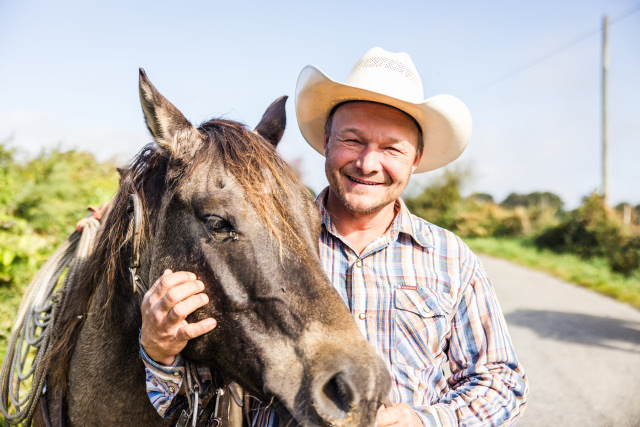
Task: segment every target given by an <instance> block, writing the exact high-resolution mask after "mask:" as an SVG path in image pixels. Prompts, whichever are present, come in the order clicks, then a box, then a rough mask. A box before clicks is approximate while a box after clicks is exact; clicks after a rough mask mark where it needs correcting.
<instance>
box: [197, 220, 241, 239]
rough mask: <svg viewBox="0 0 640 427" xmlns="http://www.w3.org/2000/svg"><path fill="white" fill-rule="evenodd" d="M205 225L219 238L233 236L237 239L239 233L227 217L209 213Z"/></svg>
mask: <svg viewBox="0 0 640 427" xmlns="http://www.w3.org/2000/svg"><path fill="white" fill-rule="evenodd" d="M205 225H206V226H207V229H208V230H209V232H210V233H211V234H213V235H214V236H215V237H219V238H223V239H224V238H232V239H233V240H237V236H238V233H237V232H236V230H235V228H234V227H233V226H232V225H231V223H230V222H229V221H227V220H226V219H224V218H222V217H219V216H217V215H209V216H207V217H206V221H205Z"/></svg>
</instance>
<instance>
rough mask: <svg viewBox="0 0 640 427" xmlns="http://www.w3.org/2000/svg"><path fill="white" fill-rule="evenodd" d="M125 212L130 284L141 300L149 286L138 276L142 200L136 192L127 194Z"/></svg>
mask: <svg viewBox="0 0 640 427" xmlns="http://www.w3.org/2000/svg"><path fill="white" fill-rule="evenodd" d="M127 213H128V214H129V216H130V219H129V231H128V232H127V234H128V235H130V236H131V237H130V245H131V257H130V258H129V273H130V278H131V286H132V287H133V293H134V294H136V293H137V294H138V298H139V299H140V302H142V298H143V297H144V294H145V293H146V292H147V290H148V289H149V287H148V286H147V284H146V283H144V280H142V278H141V277H140V276H138V268H139V267H140V239H141V237H142V202H141V201H140V197H139V196H138V195H137V194H136V193H132V194H130V195H129V202H128V203H127Z"/></svg>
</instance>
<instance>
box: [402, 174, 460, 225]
mask: <svg viewBox="0 0 640 427" xmlns="http://www.w3.org/2000/svg"><path fill="white" fill-rule="evenodd" d="M464 176H465V173H464V172H462V171H460V170H455V169H445V170H444V173H443V174H442V176H441V177H440V178H439V179H438V180H436V181H435V182H433V183H432V184H431V185H428V186H427V187H425V189H424V190H423V191H422V193H421V194H419V195H418V196H416V197H413V198H408V199H406V200H405V202H406V204H407V207H408V208H409V210H410V211H411V212H412V213H414V214H415V215H418V216H419V217H422V218H425V219H427V220H428V221H430V222H432V223H434V224H437V225H439V226H441V227H444V228H448V229H450V230H453V229H455V224H456V222H457V221H456V214H457V212H458V211H460V210H461V206H460V205H461V203H462V196H461V195H460V187H461V185H462V182H463V179H464Z"/></svg>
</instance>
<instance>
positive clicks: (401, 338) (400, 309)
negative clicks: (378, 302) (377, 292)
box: [394, 287, 452, 369]
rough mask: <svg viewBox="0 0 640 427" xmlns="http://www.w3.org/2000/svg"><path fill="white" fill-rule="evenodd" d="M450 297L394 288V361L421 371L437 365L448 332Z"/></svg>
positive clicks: (443, 294) (440, 293) (435, 291)
mask: <svg viewBox="0 0 640 427" xmlns="http://www.w3.org/2000/svg"><path fill="white" fill-rule="evenodd" d="M451 311H452V301H451V297H450V296H449V295H448V294H446V293H443V292H440V291H437V290H432V289H429V288H419V287H418V288H415V289H402V288H396V289H395V321H394V343H395V354H396V362H399V363H402V364H405V365H410V366H413V367H415V368H418V369H421V368H424V367H425V366H428V365H431V364H434V363H436V357H437V356H438V354H439V353H440V352H441V351H442V350H443V349H444V348H445V347H446V345H445V341H444V340H445V337H446V336H448V335H449V333H450V330H451V322H450V318H451Z"/></svg>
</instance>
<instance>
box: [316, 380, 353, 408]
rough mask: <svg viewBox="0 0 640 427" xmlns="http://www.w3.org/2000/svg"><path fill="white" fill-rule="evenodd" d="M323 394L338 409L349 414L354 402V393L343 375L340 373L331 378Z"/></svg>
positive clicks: (323, 388)
mask: <svg viewBox="0 0 640 427" xmlns="http://www.w3.org/2000/svg"><path fill="white" fill-rule="evenodd" d="M322 392H323V393H324V395H325V397H326V398H327V399H328V400H329V401H330V402H332V403H333V404H334V405H335V406H336V408H337V409H339V410H340V411H342V412H344V413H347V412H349V409H350V406H351V402H353V392H352V391H351V387H350V386H349V384H348V383H347V382H346V381H345V380H344V376H343V375H342V373H340V372H339V373H337V374H335V375H334V376H333V377H331V378H330V379H329V381H327V383H326V384H325V385H324V387H322Z"/></svg>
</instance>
